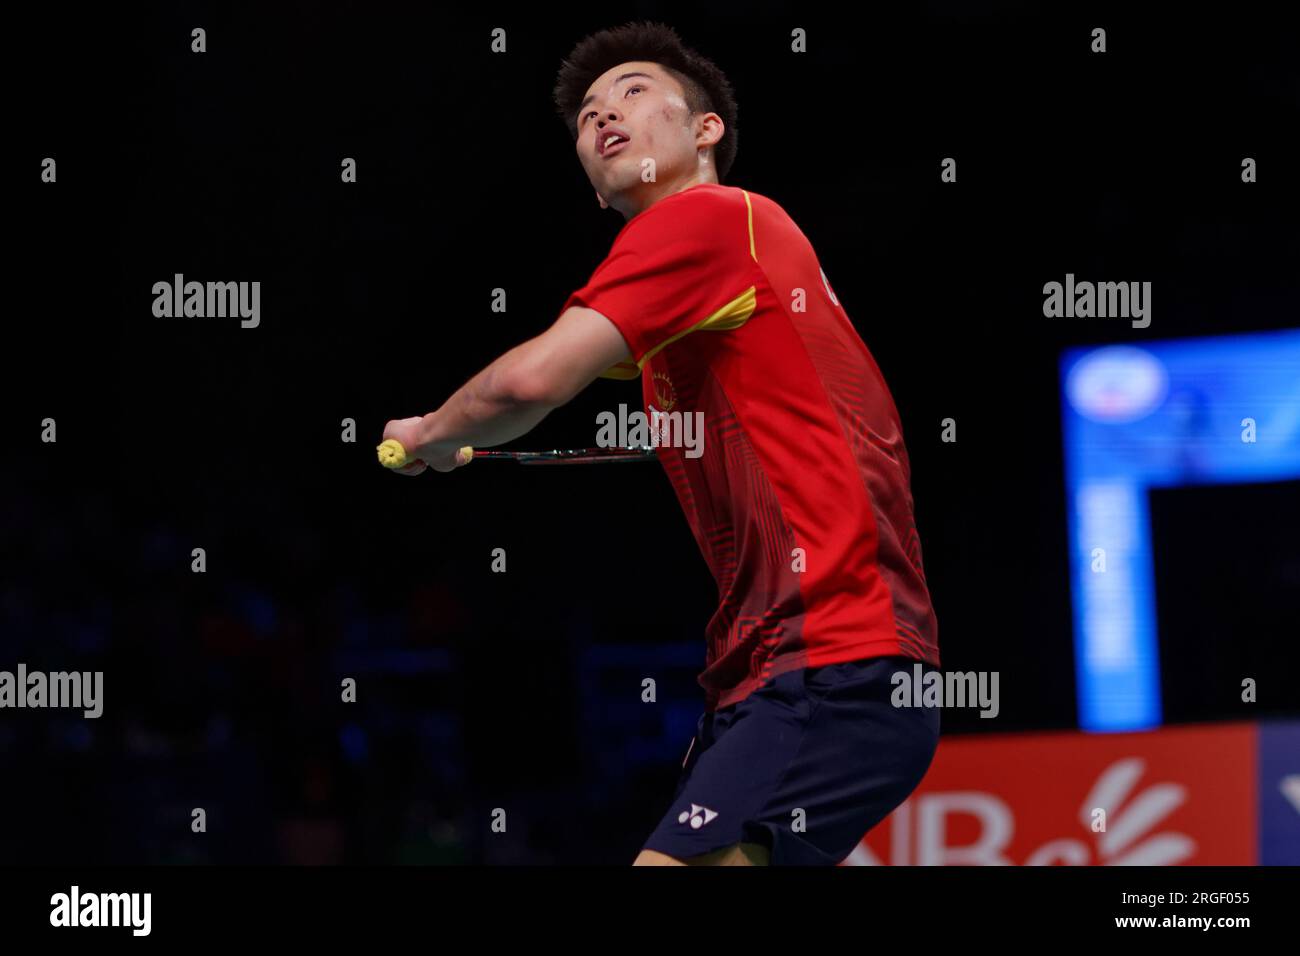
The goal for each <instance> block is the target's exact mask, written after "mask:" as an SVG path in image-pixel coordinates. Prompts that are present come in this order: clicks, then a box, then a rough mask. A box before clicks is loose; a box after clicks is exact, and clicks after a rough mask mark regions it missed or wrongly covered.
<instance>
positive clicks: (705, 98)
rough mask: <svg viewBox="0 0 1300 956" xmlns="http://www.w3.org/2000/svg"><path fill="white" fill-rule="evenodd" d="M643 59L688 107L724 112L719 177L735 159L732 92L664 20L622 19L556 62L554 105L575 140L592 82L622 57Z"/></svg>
mask: <svg viewBox="0 0 1300 956" xmlns="http://www.w3.org/2000/svg"><path fill="white" fill-rule="evenodd" d="M631 60H642V61H645V62H648V63H655V64H657V65H658V66H661V67H663V69H664V70H665V71H667V72H668V74H669V75H670V76H672V77H673V78H674V79H675V80H677V82H678V83H680V84H681V85H682V90H683V91H684V92H685V94H686V105H687V106H688V107H689V108H690V110H691V112H692V113H717V114H718V115H719V116H721V117H722V124H723V132H722V139H720V140H718V142H717V144H716V145H715V146H714V147H713V165H714V168H715V169H716V170H717V174H718V182H719V183H721V182H722V181H723V180H724V179H726V177H727V173H728V172H730V171H731V164H732V163H733V162H735V161H736V138H737V132H738V127H737V125H736V114H737V112H738V108H737V106H736V94H735V92H734V91H733V90H732V88H731V83H730V81H728V79H727V77H726V74H724V73H723V72H722V71H721V70H720V69H718V67H717V65H716V64H715V63H714V62H713V61H712V60H708V59H706V58H704V57H702V56H700V54H698V53H696V52H695V51H694V50H692V49H690V48H689V47H687V46H686V45H684V44H683V43H682V41H681V38H680V37H678V36H677V32H676V31H675V30H673V28H672V27H670V26H667V25H666V24H663V23H650V22H641V23H625V24H624V25H623V26H621V27H611V28H610V29H608V30H601V31H600V32H599V33H594V34H592V35H591V36H589V37H586V38H585V39H584V40H582V41H581V42H580V43H579V44H578V45H577V46H576V47H574V48H573V52H572V53H570V54H569V55H568V57H566V58H565V60H564V62H563V63H562V64H561V66H560V72H559V75H558V76H557V77H556V82H555V106H556V109H557V110H558V111H559V114H560V118H561V119H562V120H564V123H565V125H566V126H567V127H568V128H569V133H570V135H572V136H573V140H574V142H577V140H578V109H579V107H580V106H581V105H582V100H583V97H585V96H586V95H587V90H588V89H590V88H591V84H592V83H594V82H596V80H597V79H599V78H600V76H601V74H603V73H604V72H606V71H607V70H609V69H612V68H613V67H616V66H618V65H619V64H620V63H627V62H629V61H631Z"/></svg>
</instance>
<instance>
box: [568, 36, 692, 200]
mask: <svg viewBox="0 0 1300 956" xmlns="http://www.w3.org/2000/svg"><path fill="white" fill-rule="evenodd" d="M584 99H585V100H587V102H586V105H585V106H583V107H582V108H581V109H579V111H578V116H577V124H578V142H577V150H578V159H579V160H580V161H581V163H582V166H583V168H584V169H585V170H586V171H587V177H588V178H589V179H590V180H591V184H592V186H594V187H595V189H596V192H597V193H599V194H600V195H601V196H602V197H603V198H604V200H605V202H607V203H609V205H611V206H613V207H614V208H616V209H618V210H619V211H620V212H624V213H627V212H629V210H632V211H635V209H636V207H639V206H641V205H643V202H641V201H640V199H641V198H643V197H644V196H646V195H653V194H655V193H657V192H659V191H660V190H659V189H658V188H656V184H659V185H661V186H662V185H663V184H672V183H674V182H677V181H680V180H682V179H684V178H686V177H690V176H694V175H696V174H697V171H698V167H699V146H700V143H699V142H697V136H698V134H699V131H698V130H696V128H695V127H696V126H697V125H698V124H697V123H695V122H693V117H692V116H691V112H690V108H689V107H688V106H687V105H686V99H685V97H684V96H683V94H682V87H681V85H680V84H679V83H678V82H677V81H676V80H675V79H673V78H672V77H671V76H669V75H668V74H667V73H665V72H664V71H663V69H661V68H660V67H659V66H658V65H656V64H654V63H645V62H641V61H632V62H628V63H621V64H619V65H618V66H616V67H614V68H612V69H610V70H607V71H606V72H605V73H604V74H603V75H602V76H601V77H600V78H599V79H597V80H596V82H594V83H592V84H591V87H590V88H589V89H588V90H587V93H586V96H585V97H584ZM710 115H712V114H710ZM615 133H617V134H618V138H617V139H611V137H612V136H613V135H614V134H615ZM652 174H653V178H651V176H652Z"/></svg>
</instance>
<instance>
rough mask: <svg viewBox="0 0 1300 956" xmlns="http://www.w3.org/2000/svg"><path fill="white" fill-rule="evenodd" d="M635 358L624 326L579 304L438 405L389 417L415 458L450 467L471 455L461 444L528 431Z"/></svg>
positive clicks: (390, 432) (389, 432) (419, 463)
mask: <svg viewBox="0 0 1300 956" xmlns="http://www.w3.org/2000/svg"><path fill="white" fill-rule="evenodd" d="M629 358H630V355H629V353H628V347H627V343H626V342H625V341H624V340H623V335H622V333H620V332H619V330H618V328H617V327H616V326H615V325H614V323H613V322H611V321H610V320H609V319H607V318H605V316H603V315H601V314H600V313H599V312H597V311H596V310H595V309H588V308H584V307H582V306H572V307H570V308H568V309H565V310H564V313H563V314H562V315H561V316H560V317H559V318H558V319H556V321H555V324H554V325H552V326H551V327H550V328H549V329H547V330H546V331H545V332H543V333H542V334H541V335H539V336H537V337H536V338H532V339H529V340H528V341H527V342H524V343H523V344H522V345H518V346H516V347H515V348H513V349H511V350H510V351H509V352H506V353H505V354H504V355H502V356H501V357H500V358H498V359H497V360H496V361H495V362H493V363H492V364H491V365H489V366H488V367H487V368H485V369H484V370H483V371H481V372H479V373H478V374H477V375H475V376H474V377H473V378H471V379H470V380H469V381H468V382H466V383H465V384H464V385H462V386H461V387H460V388H459V389H458V390H457V391H456V392H455V394H453V395H452V396H451V398H449V399H447V401H446V402H445V403H444V404H443V405H442V407H441V408H439V409H438V410H437V411H435V412H430V413H429V414H428V415H423V416H417V417H415V418H403V419H395V420H393V421H390V422H389V423H388V425H387V426H386V427H385V428H384V438H385V439H389V438H392V439H396V440H397V441H399V442H401V444H402V446H403V447H404V448H405V449H406V452H407V458H408V459H410V460H412V461H411V464H409V465H407V466H406V467H404V468H399V469H397V471H398V472H399V473H401V474H405V475H417V474H419V473H420V472H422V471H424V469H425V467H426V466H427V467H430V468H433V469H435V470H437V471H451V470H452V469H453V468H456V467H458V466H459V465H462V464H465V463H466V462H467V461H468V459H467V458H464V457H463V456H461V455H459V449H461V448H463V447H465V446H467V445H471V446H475V447H489V446H492V445H499V444H501V443H503V442H507V441H510V440H512V439H515V438H518V437H519V436H520V435H524V434H526V433H528V432H529V431H531V430H532V429H533V428H534V427H536V425H537V423H538V422H540V421H541V420H542V419H543V418H545V417H546V416H547V415H548V414H549V413H550V411H551V410H552V409H555V408H559V407H560V406H561V405H564V404H565V403H567V402H568V401H570V400H571V399H572V398H573V397H574V396H575V395H577V394H578V393H579V392H581V391H582V390H583V389H584V388H586V387H587V386H588V385H590V384H591V382H592V381H593V380H594V379H595V378H596V377H597V376H599V375H600V373H601V372H603V371H605V370H606V369H607V368H609V367H610V366H612V365H615V364H617V363H619V362H625V361H627V360H628V359H629Z"/></svg>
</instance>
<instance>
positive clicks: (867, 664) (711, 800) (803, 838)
mask: <svg viewBox="0 0 1300 956" xmlns="http://www.w3.org/2000/svg"><path fill="white" fill-rule="evenodd" d="M915 664H916V662H915V661H913V660H910V659H907V658H902V657H875V658H870V659H868V660H862V661H849V662H846V663H843V664H829V665H826V666H824V667H811V668H805V669H802V670H793V671H789V672H788V673H785V674H781V675H778V676H777V677H775V678H773V679H771V680H769V681H767V682H766V683H765V684H763V685H762V686H761V687H759V688H757V689H756V690H754V691H753V692H752V693H751V694H750V695H749V696H748V697H746V698H745V699H744V700H742V701H740V703H738V704H732V705H731V706H729V707H723V708H721V709H719V710H716V711H714V712H713V713H712V714H708V713H706V714H704V715H703V716H701V717H700V720H699V723H698V724H697V726H696V732H695V738H694V739H693V740H692V741H691V746H690V748H689V749H688V750H687V753H686V759H685V760H684V761H683V765H682V773H681V776H680V778H679V779H678V783H677V793H676V794H675V795H674V797H673V800H672V804H671V805H670V808H669V810H668V812H667V813H666V814H664V817H663V819H662V820H661V821H660V822H659V825H658V826H657V827H655V830H654V832H653V833H651V834H650V837H649V839H648V840H646V842H645V849H648V850H658V851H659V852H660V853H666V854H668V855H669V856H672V857H676V858H678V859H683V858H686V857H692V856H698V855H699V854H701V853H710V852H712V851H714V850H720V849H723V848H725V847H728V846H731V845H732V844H735V843H742V842H743V843H761V844H763V845H764V846H766V847H768V849H769V850H770V851H771V862H772V865H774V866H781V865H795V866H810V865H823V866H833V865H835V864H837V863H839V862H841V861H842V860H844V858H845V857H847V856H848V855H849V854H850V853H851V852H852V851H853V848H854V847H855V846H857V844H858V843H859V841H861V839H862V837H863V836H865V835H866V833H867V831H868V830H870V829H871V828H872V827H874V826H875V825H876V824H877V823H879V822H880V821H881V820H883V819H884V818H885V817H886V816H888V815H889V813H890V811H891V810H893V809H894V808H895V807H896V806H898V805H899V804H900V803H902V802H903V801H904V800H905V799H907V796H908V794H910V793H911V792H912V791H913V790H914V789H915V788H916V785H917V784H918V783H920V782H921V778H922V777H924V776H925V772H926V770H928V769H929V767H930V761H931V759H932V758H933V757H934V751H935V748H936V747H937V746H938V743H939V708H938V707H895V706H893V705H892V704H891V703H890V695H891V694H892V693H893V691H894V685H893V684H891V683H890V677H891V676H892V675H893V674H894V672H895V671H897V670H900V669H902V670H906V671H907V672H908V673H909V674H911V673H912V668H913V667H914V666H915ZM923 666H924V671H925V672H927V673H928V672H930V671H933V670H935V669H936V668H934V667H931V666H930V665H929V664H925V665H923Z"/></svg>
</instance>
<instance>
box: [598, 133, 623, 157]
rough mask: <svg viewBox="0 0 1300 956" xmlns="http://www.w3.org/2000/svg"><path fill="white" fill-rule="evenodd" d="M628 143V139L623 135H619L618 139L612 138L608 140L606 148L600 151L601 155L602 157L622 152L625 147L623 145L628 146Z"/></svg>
mask: <svg viewBox="0 0 1300 956" xmlns="http://www.w3.org/2000/svg"><path fill="white" fill-rule="evenodd" d="M627 144H628V140H627V139H626V138H624V137H622V136H619V137H618V138H616V139H615V138H611V141H610V142H608V143H607V144H606V145H605V147H604V149H602V150H601V151H600V155H601V157H602V158H608V157H610V156H613V155H614V154H615V153H617V152H620V151H621V150H622V149H623V147H624V146H626V145H627Z"/></svg>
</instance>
